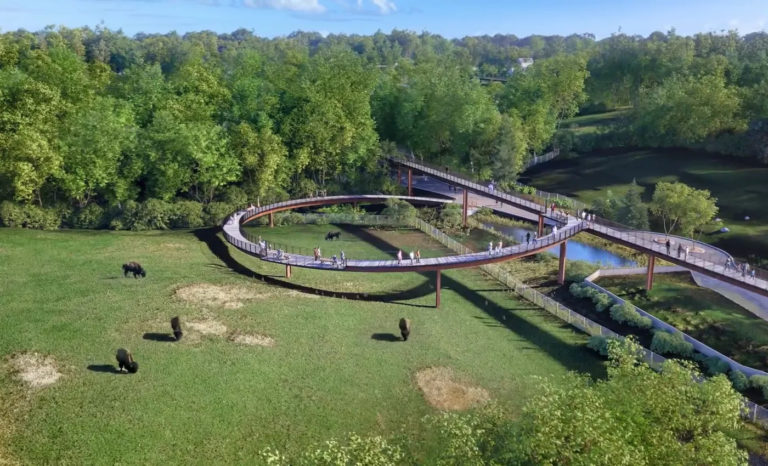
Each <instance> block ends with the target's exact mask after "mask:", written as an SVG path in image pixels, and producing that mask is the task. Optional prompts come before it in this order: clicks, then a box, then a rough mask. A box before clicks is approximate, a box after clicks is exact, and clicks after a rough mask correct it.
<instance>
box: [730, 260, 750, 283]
mask: <svg viewBox="0 0 768 466" xmlns="http://www.w3.org/2000/svg"><path fill="white" fill-rule="evenodd" d="M725 270H726V271H728V270H733V271H735V272H737V273H740V274H741V276H742V277H743V278H747V275H749V277H750V278H751V279H753V280H754V279H755V277H756V275H757V270H756V269H755V268H753V267H750V265H749V263H747V262H743V263H741V264H737V263H736V261H734V260H733V258H732V257H728V258H726V259H725Z"/></svg>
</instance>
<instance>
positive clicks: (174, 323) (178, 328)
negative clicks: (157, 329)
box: [171, 316, 184, 341]
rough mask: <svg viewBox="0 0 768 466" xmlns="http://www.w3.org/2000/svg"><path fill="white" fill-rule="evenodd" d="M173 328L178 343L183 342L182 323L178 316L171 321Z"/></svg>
mask: <svg viewBox="0 0 768 466" xmlns="http://www.w3.org/2000/svg"><path fill="white" fill-rule="evenodd" d="M171 328H172V329H173V336H174V337H176V341H179V340H181V337H182V336H183V335H184V333H183V332H182V331H181V321H180V320H179V318H178V316H177V317H174V318H173V319H171Z"/></svg>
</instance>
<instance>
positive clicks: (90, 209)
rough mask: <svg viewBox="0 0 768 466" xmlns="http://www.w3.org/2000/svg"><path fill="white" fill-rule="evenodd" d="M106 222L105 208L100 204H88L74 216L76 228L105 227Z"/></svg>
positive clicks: (73, 221)
mask: <svg viewBox="0 0 768 466" xmlns="http://www.w3.org/2000/svg"><path fill="white" fill-rule="evenodd" d="M105 224H106V215H105V212H104V209H103V208H102V207H101V206H100V205H98V204H88V205H87V206H85V207H83V208H82V209H80V210H78V211H77V212H76V213H75V214H74V215H73V216H72V226H73V227H75V228H92V229H96V228H103V227H104V225H105Z"/></svg>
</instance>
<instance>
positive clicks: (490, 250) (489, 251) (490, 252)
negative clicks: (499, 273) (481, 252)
mask: <svg viewBox="0 0 768 466" xmlns="http://www.w3.org/2000/svg"><path fill="white" fill-rule="evenodd" d="M488 255H489V256H492V255H493V241H488Z"/></svg>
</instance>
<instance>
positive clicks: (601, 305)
mask: <svg viewBox="0 0 768 466" xmlns="http://www.w3.org/2000/svg"><path fill="white" fill-rule="evenodd" d="M595 291H597V290H595ZM592 302H593V303H595V310H596V311H597V312H603V311H604V310H606V309H608V308H609V307H611V304H613V299H611V297H610V296H608V295H607V294H605V293H600V292H599V291H597V295H596V296H592Z"/></svg>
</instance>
